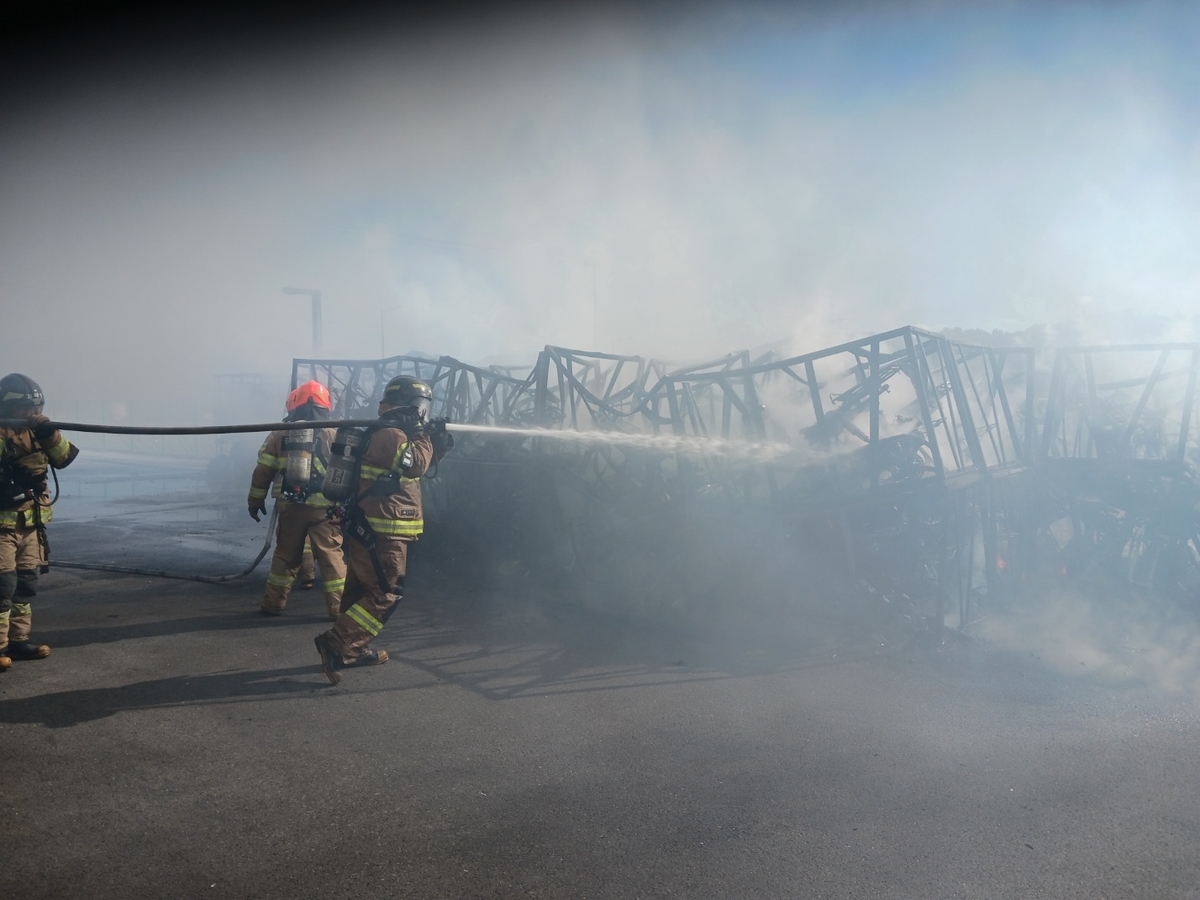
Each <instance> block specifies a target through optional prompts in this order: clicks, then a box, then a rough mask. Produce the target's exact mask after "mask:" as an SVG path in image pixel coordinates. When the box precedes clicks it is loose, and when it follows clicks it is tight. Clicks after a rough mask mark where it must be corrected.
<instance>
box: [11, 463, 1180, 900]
mask: <svg viewBox="0 0 1200 900" xmlns="http://www.w3.org/2000/svg"><path fill="white" fill-rule="evenodd" d="M162 487H163V491H164V492H166V493H169V491H168V490H167V489H168V488H169V487H170V485H167V484H166V483H165V480H164V484H163V486H162ZM166 499H168V500H169V498H166ZM111 501H112V498H108V501H106V502H111ZM162 502H165V501H164V500H163V498H160V506H161V503H162ZM156 509H158V507H156ZM159 511H161V510H159ZM155 514H157V513H155ZM239 514H240V515H242V516H244V511H239ZM125 518H126V520H127V521H126V524H125V525H123V526H121V528H117V527H116V526H117V525H118V524H120V523H119V522H117V523H114V521H113V520H112V518H111V517H105V516H103V515H99V514H97V515H96V516H94V517H92V514H91V513H87V514H86V515H75V516H74V517H72V516H71V515H69V514H68V515H64V516H62V517H61V518H60V519H59V520H56V522H55V523H54V526H52V528H53V529H54V531H52V538H53V539H55V541H56V544H55V546H56V553H58V554H59V555H60V558H63V559H66V558H68V556H69V555H70V554H75V555H79V554H83V553H85V551H87V552H95V553H96V554H99V555H100V556H104V557H106V558H113V559H116V558H125V557H131V558H132V557H136V556H137V551H138V547H139V546H141V545H142V544H143V543H145V542H146V541H149V540H150V539H151V537H153V536H154V535H153V534H152V532H153V533H154V534H157V535H158V537H159V539H160V540H161V541H163V542H164V543H163V544H162V545H161V546H160V547H159V549H158V551H156V552H157V553H158V556H159V559H158V562H159V564H160V566H159V567H164V566H168V565H178V566H180V567H186V566H188V565H192V564H194V563H195V561H196V559H198V558H199V557H200V556H203V555H204V554H203V553H202V551H203V550H204V549H205V548H206V547H208V548H209V549H210V550H211V549H212V546H215V544H212V542H213V541H215V540H216V538H215V537H213V535H219V534H220V533H221V530H222V521H224V520H223V519H222V518H221V517H220V516H219V515H215V514H214V515H213V516H211V517H209V516H206V515H203V514H200V513H197V514H196V515H195V517H194V521H192V524H190V525H189V526H188V529H186V531H187V532H188V535H189V536H187V537H183V536H181V535H180V534H179V533H178V531H176V532H173V533H172V534H173V536H172V537H170V538H169V539H168V538H166V537H164V536H163V528H162V524H161V523H159V522H158V521H157V520H155V519H154V518H153V516H151V518H150V519H147V520H145V521H144V522H142V524H138V523H139V522H140V521H142V520H139V519H138V517H137V516H136V515H130V516H127V517H125ZM228 521H229V522H230V523H233V522H234V521H235V520H234V519H229V520H228ZM248 521H249V520H248V519H247V522H248ZM253 527H254V526H253V523H250V524H248V525H244V526H243V525H241V524H238V525H236V527H234V526H232V525H231V528H233V530H234V531H237V529H250V530H243V531H238V532H237V535H238V536H237V537H236V538H230V539H229V540H228V542H227V543H228V547H229V548H230V549H229V553H230V556H229V559H228V560H220V559H218V560H217V561H216V562H213V563H211V565H212V567H213V568H214V569H220V568H221V567H222V566H226V567H230V568H232V564H233V563H234V562H236V561H237V560H238V554H241V555H242V556H245V555H246V554H249V555H250V556H252V555H253V553H252V551H253V550H254V549H255V547H254V541H255V540H256V539H257V538H256V535H259V534H260V533H261V532H255V531H253V530H252V529H253ZM258 527H259V528H260V529H261V526H258ZM206 529H212V530H211V531H206ZM143 539H144V540H143ZM176 541H178V544H175V543H174V542H176ZM206 541H207V542H209V543H208V544H206ZM106 542H107V543H106ZM172 546H175V549H174V550H172V549H171V547H172ZM421 550H422V548H421V547H420V546H419V545H418V547H417V549H416V551H415V552H414V554H413V576H412V578H411V584H410V592H409V593H410V596H409V598H408V599H406V601H405V605H404V606H403V608H402V609H401V610H400V611H399V612H398V613H397V614H396V615H395V616H394V617H393V618H392V620H391V621H390V622H389V624H388V626H387V628H386V629H385V631H384V633H383V634H382V635H381V636H380V637H379V638H378V639H377V644H378V645H379V646H383V647H385V648H387V650H388V651H389V653H390V654H391V661H390V662H389V663H388V664H387V665H384V666H380V667H377V668H371V669H362V670H353V671H350V672H348V673H347V674H346V677H345V680H344V681H343V683H342V685H341V686H339V687H333V686H331V685H329V683H328V682H327V681H326V680H325V678H324V676H323V675H322V673H321V671H320V667H319V665H318V657H317V654H316V652H315V650H314V648H313V645H312V638H313V636H314V635H315V634H317V633H318V632H319V631H321V630H323V629H324V628H325V627H326V622H325V621H324V619H323V617H322V603H321V599H320V597H319V596H318V595H317V594H316V593H315V592H312V591H297V592H296V593H295V594H294V595H293V600H292V604H291V606H290V607H289V609H288V611H287V614H286V615H285V616H284V617H282V618H279V619H274V618H267V617H264V616H262V615H260V614H259V613H258V612H257V609H256V604H257V601H258V599H259V596H260V592H261V583H262V577H263V575H264V574H265V571H264V570H260V571H259V572H258V573H256V574H255V575H254V576H251V577H250V578H248V579H245V580H243V581H239V582H235V583H233V584H231V585H205V584H197V583H189V582H184V581H172V580H167V579H159V578H147V577H135V576H120V575H110V574H101V573H95V572H87V571H80V570H67V569H56V570H54V571H53V572H52V573H51V574H50V575H48V576H46V577H45V578H44V580H43V590H42V594H41V596H40V597H38V598H37V601H36V605H35V629H36V637H37V638H38V639H40V640H44V641H46V642H48V643H50V644H51V645H52V646H53V648H54V650H53V654H52V655H51V656H50V657H49V658H48V659H46V660H41V661H34V662H18V663H16V664H15V665H14V667H13V669H12V670H11V671H9V672H7V673H5V674H3V675H0V742H2V745H3V747H4V748H5V755H6V761H7V764H6V766H5V768H4V778H3V787H2V790H0V846H3V847H4V854H3V864H2V865H0V896H4V897H12V898H24V900H34V898H64V897H71V898H110V897H111V898H130V897H137V898H140V897H154V898H162V897H173V898H192V897H197V898H199V897H205V898H214V900H215V898H221V897H228V898H289V900H294V898H309V897H311V898H328V900H340V898H347V900H350V898H353V900H360V898H366V897H379V898H383V897H388V898H392V897H395V898H409V897H412V898H489V897H497V898H500V897H504V898H507V897H539V898H609V897H611V898H660V897H661V898H666V897H681V898H692V900H698V898H808V897H813V898H920V900H931V898H1009V897H1011V898H1028V897H1053V898H1076V897H1078V898H1139V900H1142V898H1196V897H1200V852H1198V851H1200V801H1198V798H1200V719H1198V717H1197V714H1196V702H1195V697H1194V694H1193V693H1192V692H1191V691H1190V690H1189V689H1188V688H1187V686H1186V685H1184V686H1181V685H1180V684H1178V683H1175V684H1171V685H1164V684H1162V683H1154V682H1153V681H1152V680H1150V679H1147V678H1144V677H1129V678H1125V679H1119V678H1114V677H1112V673H1111V672H1103V671H1099V670H1097V669H1096V667H1095V666H1094V665H1092V662H1091V661H1089V660H1086V659H1081V660H1080V663H1079V666H1078V671H1077V672H1074V671H1070V670H1069V669H1067V668H1065V667H1064V666H1063V665H1061V664H1058V665H1049V664H1048V663H1047V661H1046V660H1045V659H1044V658H1041V657H1042V654H1041V652H1040V651H1039V652H1034V651H1033V650H1026V649H1024V648H1022V647H1020V646H1016V645H1014V643H1013V642H1012V641H1011V640H1008V641H1004V642H999V641H993V640H988V639H979V640H974V641H961V640H947V641H939V640H934V641H924V642H916V643H903V644H899V643H896V642H895V641H893V642H891V643H887V642H879V641H872V640H870V639H867V640H854V641H838V640H833V639H831V638H830V636H829V635H828V634H822V635H816V634H815V632H814V634H813V635H812V638H811V639H808V640H806V639H804V638H803V637H802V636H803V635H804V634H805V630H804V627H803V625H804V623H803V622H788V623H759V625H760V626H763V627H745V628H735V627H731V628H723V629H717V630H700V629H698V628H690V627H688V623H687V622H686V621H685V620H684V621H680V622H676V623H673V624H671V625H669V626H668V625H664V624H661V623H658V624H656V623H651V622H645V621H638V620H633V619H627V618H621V617H616V616H610V615H606V614H605V613H604V612H603V611H601V610H596V609H588V608H584V607H582V606H580V605H579V604H577V603H576V602H574V599H575V598H573V597H572V596H570V595H569V593H566V592H557V593H556V592H555V591H552V590H547V589H545V588H544V587H538V586H535V585H534V584H533V583H532V582H530V581H528V580H527V579H522V578H519V577H513V578H507V579H506V578H501V577H497V578H494V579H488V578H473V579H466V578H463V577H462V575H463V572H464V570H468V569H469V564H470V561H469V560H462V561H459V562H458V563H456V565H455V566H453V567H447V566H445V565H444V564H440V563H435V561H434V560H433V559H432V558H430V557H429V556H426V557H425V558H424V560H423V559H422V556H421ZM476 574H478V573H476ZM773 614H774V615H777V616H778V615H783V613H780V612H779V611H778V610H776V611H775V612H774V613H773ZM784 626H786V627H784ZM1130 652H1132V650H1131V651H1130ZM1058 662H1059V663H1061V662H1062V660H1059V661H1058ZM1074 664H1075V663H1074V662H1072V663H1071V665H1074Z"/></svg>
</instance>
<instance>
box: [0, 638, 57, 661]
mask: <svg viewBox="0 0 1200 900" xmlns="http://www.w3.org/2000/svg"><path fill="white" fill-rule="evenodd" d="M3 653H4V655H5V656H7V657H9V658H10V659H21V660H26V659H45V658H46V657H47V656H49V655H50V647H49V646H48V645H46V644H34V643H32V642H30V641H13V642H12V643H10V644H9V645H8V649H7V650H5V651H3ZM9 665H11V663H9Z"/></svg>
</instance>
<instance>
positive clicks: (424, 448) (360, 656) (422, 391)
mask: <svg viewBox="0 0 1200 900" xmlns="http://www.w3.org/2000/svg"><path fill="white" fill-rule="evenodd" d="M432 399H433V394H432V392H431V391H430V389H429V387H428V386H427V385H425V384H422V383H421V382H419V381H417V380H416V379H413V378H409V377H407V376H403V375H402V376H399V377H396V378H393V379H392V380H391V381H389V382H388V385H387V387H386V388H385V389H384V392H383V399H382V400H381V401H380V403H379V421H378V422H377V423H376V424H374V425H372V426H370V427H369V428H368V429H367V430H366V432H365V434H362V435H361V436H360V435H358V434H356V433H355V434H352V435H351V434H346V435H345V436H343V433H342V432H339V434H338V437H337V439H336V440H335V444H334V462H333V463H332V464H331V466H330V477H329V478H327V479H326V482H325V485H326V493H327V495H328V496H330V497H331V499H334V500H337V501H338V502H340V503H342V504H343V507H344V512H343V519H344V522H343V526H344V529H345V533H346V541H345V548H346V564H347V566H346V568H347V572H346V593H345V594H344V595H343V597H342V609H343V610H344V612H343V613H342V614H341V616H339V617H338V619H337V622H336V623H335V624H334V626H333V628H331V629H330V630H329V631H326V632H325V633H324V634H320V635H317V637H316V639H315V643H316V646H317V652H318V653H320V654H321V665H322V667H323V668H324V670H325V675H326V677H328V678H329V680H330V681H331V682H333V683H334V684H337V683H338V682H340V681H341V680H342V675H341V671H340V670H341V669H344V668H347V667H350V666H375V665H379V664H380V663H384V662H387V658H388V655H387V651H386V650H377V649H374V648H372V647H370V646H369V645H370V643H371V639H372V638H374V637H375V636H376V635H378V634H379V632H380V631H382V630H383V626H384V624H385V623H386V622H387V620H388V618H389V617H390V616H391V614H392V612H393V611H394V610H395V609H396V607H397V606H398V605H399V602H400V600H401V598H402V597H403V596H404V573H405V570H406V568H407V559H408V545H409V543H410V542H412V541H415V540H416V539H417V538H418V537H419V536H420V534H421V532H422V531H423V530H424V521H423V519H422V511H421V476H422V475H424V474H425V471H426V469H428V468H429V466H430V464H431V463H433V462H434V461H436V460H440V459H441V458H442V457H443V456H445V455H446V454H447V453H448V452H449V451H450V448H451V447H452V446H453V445H454V439H453V437H452V436H451V435H450V434H449V432H447V431H446V430H445V428H441V429H437V428H431V427H430V423H429V421H428V417H429V407H430V403H431V401H432ZM351 437H353V438H355V439H356V441H358V446H357V448H356V452H357V460H358V463H357V469H358V478H357V479H353V478H351V479H350V483H348V484H345V485H340V484H339V481H340V476H341V475H342V473H344V472H345V471H347V468H345V467H343V464H344V461H345V460H346V459H349V458H350V456H349V453H348V452H347V451H345V450H344V448H345V446H346V445H347V444H348V443H349V440H350V438H351ZM339 450H341V451H342V455H341V456H339ZM350 470H351V471H352V469H350Z"/></svg>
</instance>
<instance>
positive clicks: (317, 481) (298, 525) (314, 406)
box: [246, 381, 346, 619]
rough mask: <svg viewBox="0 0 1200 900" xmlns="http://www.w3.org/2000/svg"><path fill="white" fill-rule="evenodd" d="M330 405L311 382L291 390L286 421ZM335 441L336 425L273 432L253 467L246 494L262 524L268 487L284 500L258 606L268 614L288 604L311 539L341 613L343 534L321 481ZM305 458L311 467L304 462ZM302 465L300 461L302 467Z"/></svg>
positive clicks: (315, 415)
mask: <svg viewBox="0 0 1200 900" xmlns="http://www.w3.org/2000/svg"><path fill="white" fill-rule="evenodd" d="M331 406H332V404H331V403H330V399H329V391H328V390H327V389H326V388H325V386H324V385H323V384H321V383H320V382H318V381H309V382H306V383H304V384H302V385H300V387H298V388H296V389H295V390H294V391H292V392H291V393H290V394H288V398H287V413H288V414H287V418H286V419H285V421H288V422H296V421H301V420H303V421H312V422H315V421H320V420H321V419H328V418H329V411H330V408H331ZM332 439H333V429H332V428H314V429H312V430H311V431H309V432H308V433H307V434H301V433H300V432H297V431H272V432H271V433H270V434H269V435H267V439H266V440H265V441H264V442H263V445H262V449H261V450H259V451H258V465H256V466H255V467H254V474H253V475H252V476H251V479H250V494H249V496H248V497H247V498H246V503H247V506H248V507H249V510H250V515H251V516H252V517H253V518H254V521H256V522H257V521H259V515H261V514H263V513H265V512H266V511H267V509H266V502H267V491H268V489H270V492H271V496H273V497H274V498H275V502H276V503H277V504H279V527H278V530H277V531H276V534H275V555H274V556H273V557H272V558H271V572H270V574H269V575H267V586H266V589H265V591H264V592H263V600H262V603H261V604H259V609H261V610H262V611H263V613H265V614H266V615H270V616H278V615H280V614H282V613H283V610H284V607H286V606H287V601H288V595H289V594H291V591H292V582H293V581H294V580H295V578H296V574H297V573H298V572H299V571H300V567H301V565H302V562H303V556H304V548H305V545H306V543H307V544H309V545H311V547H312V552H313V555H314V556H315V557H316V560H317V563H318V564H319V565H320V567H321V587H322V589H323V590H324V592H325V609H326V612H327V613H328V614H329V618H330V619H336V618H337V617H338V610H339V608H340V605H341V602H342V590H343V589H344V588H345V586H346V563H345V562H344V561H343V559H342V532H341V529H340V527H339V526H338V524H337V523H336V522H334V521H332V520H331V519H330V518H329V516H328V511H329V505H330V504H329V501H328V500H326V499H325V497H324V496H322V494H321V480H322V477H323V476H324V474H325V465H326V463H327V462H328V460H329V445H330V442H331V441H332ZM305 460H307V466H304V465H303V464H302V463H303V462H304V461H305ZM297 463H301V465H300V466H299V468H297V465H296V464H297ZM304 469H307V471H304ZM293 482H295V483H293Z"/></svg>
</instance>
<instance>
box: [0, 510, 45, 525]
mask: <svg viewBox="0 0 1200 900" xmlns="http://www.w3.org/2000/svg"><path fill="white" fill-rule="evenodd" d="M41 510H42V524H43V525H45V524H46V523H47V522H49V521H50V520H51V519H52V518H54V507H52V506H43V507H41ZM21 524H23V525H24V527H25V528H32V527H33V510H32V509H26V510H20V509H3V510H0V528H16V527H17V526H18V525H21Z"/></svg>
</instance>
